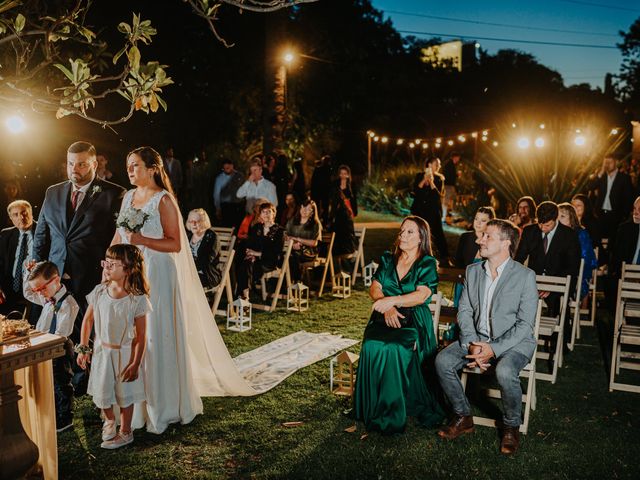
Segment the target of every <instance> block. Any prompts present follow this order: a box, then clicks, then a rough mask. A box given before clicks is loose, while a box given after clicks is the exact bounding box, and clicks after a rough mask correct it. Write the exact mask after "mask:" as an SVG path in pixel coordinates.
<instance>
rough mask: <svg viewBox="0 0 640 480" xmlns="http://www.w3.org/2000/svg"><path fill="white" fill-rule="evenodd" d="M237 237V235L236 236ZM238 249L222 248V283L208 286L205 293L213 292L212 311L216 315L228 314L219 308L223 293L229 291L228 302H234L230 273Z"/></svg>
mask: <svg viewBox="0 0 640 480" xmlns="http://www.w3.org/2000/svg"><path fill="white" fill-rule="evenodd" d="M234 238H235V237H234ZM235 254H236V251H235V250H233V249H231V250H221V251H220V264H221V266H222V268H221V270H222V278H221V279H220V283H218V285H216V286H215V287H213V288H206V289H205V290H204V291H205V293H211V294H213V303H212V304H211V312H212V313H213V316H214V317H215V316H216V315H226V313H227V312H226V311H224V310H218V307H219V306H220V300H221V299H222V293H223V292H226V293H227V303H228V304H229V305H231V304H232V303H233V290H232V288H231V276H230V274H229V272H230V270H231V265H232V264H233V258H234V257H235Z"/></svg>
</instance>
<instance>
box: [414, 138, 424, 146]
mask: <svg viewBox="0 0 640 480" xmlns="http://www.w3.org/2000/svg"><path fill="white" fill-rule="evenodd" d="M421 141H422V140H420V139H419V138H416V141H415V142H414V143H415V144H416V145H420V142H421Z"/></svg>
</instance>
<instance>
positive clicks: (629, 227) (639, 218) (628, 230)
mask: <svg viewBox="0 0 640 480" xmlns="http://www.w3.org/2000/svg"><path fill="white" fill-rule="evenodd" d="M639 232H640V197H638V198H636V201H635V202H633V212H632V216H631V220H629V221H627V222H624V223H621V224H620V226H619V227H618V232H617V233H616V236H615V242H614V243H612V244H611V245H610V246H609V251H610V252H611V254H610V261H609V276H610V277H611V278H612V279H613V280H615V283H616V284H617V280H618V279H619V278H620V275H621V273H622V272H621V269H622V262H626V263H632V264H640V243H639V242H638V237H639V235H638V233H639Z"/></svg>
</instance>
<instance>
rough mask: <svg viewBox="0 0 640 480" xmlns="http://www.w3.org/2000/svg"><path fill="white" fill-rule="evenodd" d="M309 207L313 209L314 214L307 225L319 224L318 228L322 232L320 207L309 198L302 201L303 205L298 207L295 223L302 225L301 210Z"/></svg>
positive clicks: (294, 218)
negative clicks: (319, 215)
mask: <svg viewBox="0 0 640 480" xmlns="http://www.w3.org/2000/svg"><path fill="white" fill-rule="evenodd" d="M309 205H311V206H312V207H313V213H312V214H311V216H310V217H309V219H308V220H307V221H306V223H305V225H313V224H314V223H317V224H318V226H319V227H320V230H322V223H321V222H320V217H318V206H317V205H316V202H314V201H313V200H311V199H310V198H309V197H307V198H305V199H304V200H303V201H302V203H301V204H300V205H299V206H298V208H297V211H296V214H295V216H294V217H293V223H296V224H298V225H300V222H301V220H302V215H301V214H300V209H301V208H302V207H308V206H309Z"/></svg>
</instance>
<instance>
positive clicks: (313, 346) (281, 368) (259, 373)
mask: <svg viewBox="0 0 640 480" xmlns="http://www.w3.org/2000/svg"><path fill="white" fill-rule="evenodd" d="M356 343H358V341H357V340H351V339H350V338H342V336H341V335H331V334H330V333H309V332H305V331H304V330H301V331H299V332H296V333H292V334H291V335H287V336H286V337H282V338H279V339H278V340H274V341H273V342H271V343H267V344H266V345H263V346H261V347H258V348H256V349H255V350H251V351H249V352H247V353H243V354H242V355H238V356H237V357H235V358H234V359H233V361H234V362H235V364H236V367H237V368H238V370H239V371H240V373H241V374H242V376H243V377H244V378H245V379H246V380H247V382H248V383H249V384H250V385H251V386H252V387H253V388H254V389H255V390H256V391H257V392H258V393H263V392H266V391H267V390H270V389H272V388H273V387H275V386H276V385H278V384H279V383H281V382H282V381H283V380H284V379H285V378H287V377H288V376H290V375H291V374H293V373H295V372H296V371H297V370H299V369H301V368H304V367H306V366H307V365H311V364H312V363H316V362H318V361H320V360H322V359H324V358H327V357H330V356H331V355H333V354H335V353H337V352H339V351H340V350H344V349H345V348H348V347H351V346H352V345H355V344H356Z"/></svg>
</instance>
